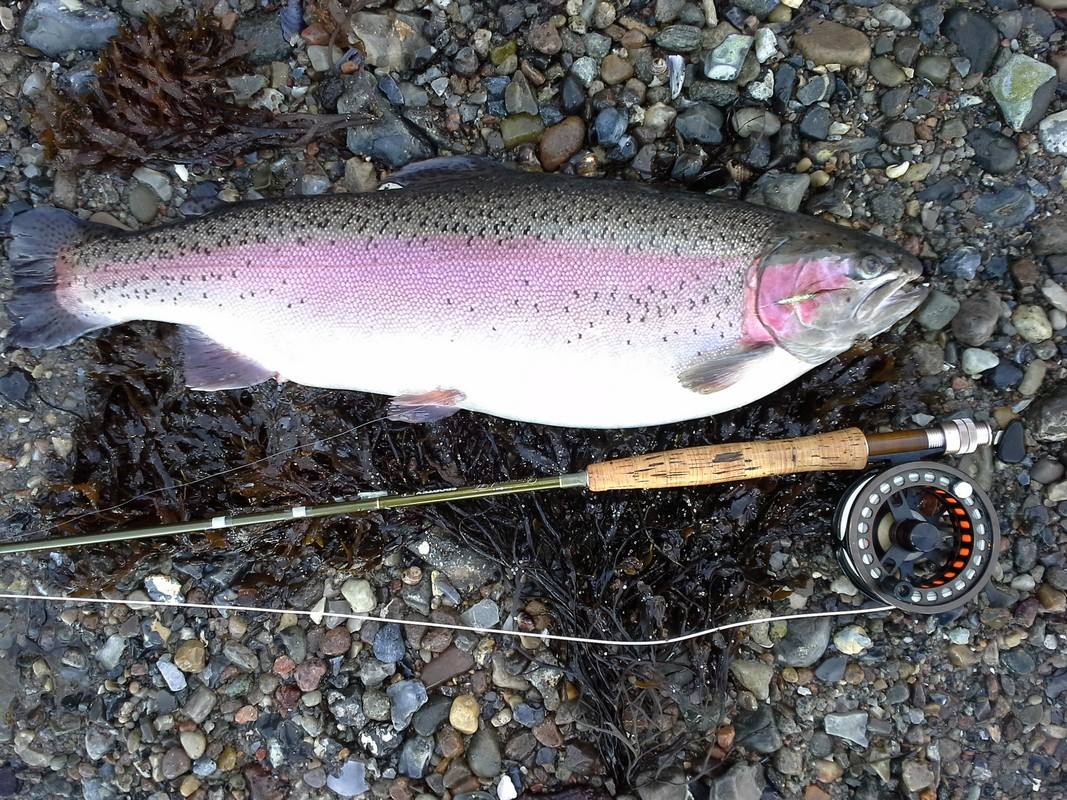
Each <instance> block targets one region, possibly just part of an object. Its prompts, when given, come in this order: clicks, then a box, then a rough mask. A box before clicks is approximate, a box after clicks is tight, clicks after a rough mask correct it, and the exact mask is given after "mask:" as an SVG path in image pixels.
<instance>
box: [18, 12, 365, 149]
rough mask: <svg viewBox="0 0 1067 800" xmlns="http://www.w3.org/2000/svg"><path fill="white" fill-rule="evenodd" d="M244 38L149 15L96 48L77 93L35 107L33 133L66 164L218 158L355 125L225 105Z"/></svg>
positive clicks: (209, 24)
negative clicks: (86, 84) (89, 78)
mask: <svg viewBox="0 0 1067 800" xmlns="http://www.w3.org/2000/svg"><path fill="white" fill-rule="evenodd" d="M251 46H252V45H251V44H249V43H237V42H236V41H235V39H234V36H233V33H232V32H231V31H229V30H227V29H226V28H225V27H223V25H222V24H221V23H220V22H219V21H218V20H216V19H214V18H213V17H210V16H208V15H205V14H201V15H199V16H197V18H196V19H195V20H194V21H193V23H192V24H187V23H183V22H181V21H172V20H168V21H166V22H164V21H162V20H159V19H156V18H153V17H149V18H148V19H147V20H145V21H144V22H143V23H138V24H136V25H135V26H134V27H128V28H124V29H123V30H122V31H121V32H120V33H119V35H118V36H116V37H115V38H114V39H112V40H111V41H110V42H109V43H108V45H107V47H106V48H105V49H104V51H103V53H102V55H101V57H100V60H99V62H98V63H97V65H96V73H97V81H96V82H95V83H94V84H93V85H92V87H91V88H90V89H89V91H88V93H87V94H86V95H84V96H81V97H77V98H72V97H68V96H66V95H64V94H62V93H60V92H57V91H56V90H54V89H50V90H49V91H47V92H45V93H44V94H43V95H42V99H40V100H39V101H38V103H37V106H36V109H35V110H36V114H37V119H36V123H37V126H38V127H39V129H40V130H39V135H40V139H41V141H42V142H43V143H44V144H45V145H46V147H47V148H48V150H49V156H50V157H55V158H57V159H58V160H59V162H60V164H61V165H62V166H64V167H66V168H72V167H82V166H86V165H91V164H98V163H100V162H103V161H108V160H113V161H120V162H121V161H125V162H143V161H149V160H164V161H180V162H206V161H210V162H215V163H225V162H227V161H229V160H230V159H232V158H233V157H234V156H236V155H238V154H240V153H241V152H244V151H247V150H249V149H252V148H255V147H260V146H263V145H269V144H279V143H290V144H303V143H306V142H307V141H310V140H311V139H312V138H314V137H315V136H318V135H320V134H322V133H325V132H327V131H329V130H332V129H334V128H337V127H341V126H343V125H346V124H349V123H350V122H352V121H354V120H352V119H351V118H349V117H342V116H322V115H314V114H285V115H276V114H272V113H271V112H269V111H267V110H265V109H253V108H244V107H240V106H237V105H234V104H232V103H231V102H229V101H228V98H229V96H230V94H231V93H230V90H229V88H228V87H227V85H226V77H227V76H232V75H239V74H245V73H246V72H247V67H246V65H245V62H244V56H245V54H246V53H247V52H248V51H249V49H250V48H251Z"/></svg>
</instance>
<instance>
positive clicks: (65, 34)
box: [20, 0, 119, 57]
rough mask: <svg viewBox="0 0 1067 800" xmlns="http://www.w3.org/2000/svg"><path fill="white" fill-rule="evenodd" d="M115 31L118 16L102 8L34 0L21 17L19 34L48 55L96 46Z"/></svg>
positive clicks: (102, 43)
mask: <svg viewBox="0 0 1067 800" xmlns="http://www.w3.org/2000/svg"><path fill="white" fill-rule="evenodd" d="M118 32H119V17H118V15H117V14H115V13H114V12H113V11H109V10H108V9H106V8H99V7H93V6H83V5H82V4H80V3H77V4H73V3H64V2H63V0H34V1H33V3H32V4H31V5H30V7H29V8H28V9H26V13H25V15H24V16H23V18H22V29H21V31H20V34H21V36H22V38H23V39H24V40H25V42H26V44H28V45H29V46H30V47H35V48H37V49H38V50H40V51H41V52H42V53H44V54H45V55H48V56H53V57H54V56H59V55H62V54H63V53H67V52H70V51H71V50H99V49H100V48H102V47H103V46H104V45H105V44H107V42H108V40H109V39H111V38H112V37H113V36H115V35H116V34H117V33H118Z"/></svg>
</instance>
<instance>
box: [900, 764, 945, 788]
mask: <svg viewBox="0 0 1067 800" xmlns="http://www.w3.org/2000/svg"><path fill="white" fill-rule="evenodd" d="M900 777H901V780H902V781H903V783H904V788H906V789H907V790H908V791H909V792H918V791H920V790H921V789H925V788H926V787H927V786H933V785H934V784H935V782H936V780H937V777H936V776H935V775H934V771H933V770H932V769H930V767H929V766H928V765H927V764H926V762H925V761H916V760H914V759H911V758H908V759H905V760H904V766H903V767H902V768H901V770H900Z"/></svg>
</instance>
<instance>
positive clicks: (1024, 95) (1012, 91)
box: [989, 53, 1057, 131]
mask: <svg viewBox="0 0 1067 800" xmlns="http://www.w3.org/2000/svg"><path fill="white" fill-rule="evenodd" d="M989 83H990V90H991V91H992V93H993V98H994V99H995V100H996V101H997V105H999V106H1000V110H1001V112H1003V114H1004V119H1005V120H1007V122H1008V124H1009V125H1011V126H1012V127H1013V128H1015V130H1017V131H1024V130H1027V129H1029V128H1032V127H1034V125H1036V124H1037V123H1038V121H1039V120H1040V119H1041V118H1042V117H1043V116H1044V115H1045V111H1046V110H1047V109H1048V106H1049V103H1051V102H1052V98H1053V97H1054V96H1055V93H1056V84H1057V78H1056V70H1054V69H1053V68H1052V67H1050V66H1049V65H1048V64H1045V63H1044V62H1041V61H1038V60H1037V59H1034V58H1030V56H1025V55H1023V54H1022V53H1015V54H1014V55H1013V56H1012V57H1011V58H1010V59H1008V62H1007V63H1006V64H1005V65H1004V66H1003V67H1001V68H1000V69H999V70H998V71H997V72H996V74H995V75H993V77H992V78H991V79H990V82H989Z"/></svg>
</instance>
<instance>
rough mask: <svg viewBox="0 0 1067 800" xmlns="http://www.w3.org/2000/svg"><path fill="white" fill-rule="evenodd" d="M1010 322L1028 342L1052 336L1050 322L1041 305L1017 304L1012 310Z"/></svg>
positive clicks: (1040, 340) (1043, 339)
mask: <svg viewBox="0 0 1067 800" xmlns="http://www.w3.org/2000/svg"><path fill="white" fill-rule="evenodd" d="M1011 322H1012V324H1013V325H1014V326H1015V329H1016V330H1017V331H1018V332H1019V335H1020V336H1022V337H1023V338H1024V339H1026V341H1028V342H1043V341H1045V340H1046V339H1050V338H1052V324H1051V323H1050V322H1049V319H1048V314H1046V313H1045V309H1043V308H1041V306H1033V305H1020V306H1017V307H1016V308H1015V311H1014V312H1012V315H1011Z"/></svg>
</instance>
